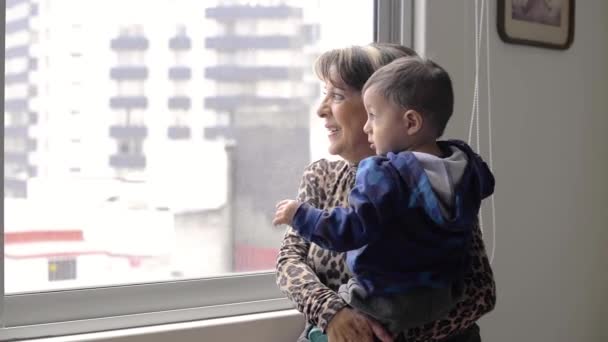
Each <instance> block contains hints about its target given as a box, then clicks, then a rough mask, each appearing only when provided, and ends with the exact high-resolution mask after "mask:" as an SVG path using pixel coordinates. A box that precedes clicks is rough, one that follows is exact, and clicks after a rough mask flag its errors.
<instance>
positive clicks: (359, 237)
mask: <svg viewBox="0 0 608 342" xmlns="http://www.w3.org/2000/svg"><path fill="white" fill-rule="evenodd" d="M397 177H398V176H397V175H396V174H395V172H394V171H393V170H392V166H391V165H390V164H389V162H388V161H387V160H386V159H384V158H377V157H376V158H367V159H364V160H363V161H362V162H361V163H360V165H359V169H358V171H357V178H356V180H355V188H354V189H353V190H352V191H351V193H350V196H349V203H350V206H349V207H348V208H340V207H338V208H334V209H332V210H331V211H324V210H320V209H317V208H314V207H312V206H311V205H309V204H307V203H303V204H301V205H300V207H299V208H298V210H297V211H296V214H295V216H294V219H293V228H294V229H295V230H296V231H297V232H298V233H299V234H300V235H301V236H302V237H304V238H305V239H306V240H308V241H311V242H314V243H316V244H317V245H319V246H321V247H323V248H325V249H330V250H334V251H337V252H345V251H350V250H353V249H358V248H361V247H363V246H365V245H367V244H368V243H370V242H371V241H373V240H374V239H375V238H376V237H377V236H378V234H379V233H380V231H381V229H383V228H384V227H385V226H386V224H387V222H390V218H391V216H392V214H393V213H394V212H395V210H394V209H395V204H396V203H398V201H399V200H400V198H399V197H400V196H399V193H400V190H399V183H398V179H397Z"/></svg>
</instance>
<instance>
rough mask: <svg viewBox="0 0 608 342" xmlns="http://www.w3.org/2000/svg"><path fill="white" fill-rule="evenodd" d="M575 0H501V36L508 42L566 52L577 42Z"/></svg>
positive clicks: (499, 9) (499, 33)
mask: <svg viewBox="0 0 608 342" xmlns="http://www.w3.org/2000/svg"><path fill="white" fill-rule="evenodd" d="M574 2H575V0H498V1H497V6H498V8H497V12H498V13H497V19H498V20H497V26H498V35H499V36H500V38H501V39H502V40H503V41H505V42H506V43H510V44H523V45H532V46H537V47H544V48H549V49H558V50H565V49H568V48H569V47H570V45H572V42H573V41H574Z"/></svg>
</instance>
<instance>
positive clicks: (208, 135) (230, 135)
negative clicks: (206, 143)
mask: <svg viewBox="0 0 608 342" xmlns="http://www.w3.org/2000/svg"><path fill="white" fill-rule="evenodd" d="M203 135H204V137H205V139H207V140H215V139H219V138H225V139H234V138H235V136H236V134H235V133H234V129H233V128H232V127H230V126H214V127H205V130H204V132H203Z"/></svg>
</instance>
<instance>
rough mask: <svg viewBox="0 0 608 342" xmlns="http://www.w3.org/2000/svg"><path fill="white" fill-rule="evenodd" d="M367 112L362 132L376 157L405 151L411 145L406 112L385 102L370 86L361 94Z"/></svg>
mask: <svg viewBox="0 0 608 342" xmlns="http://www.w3.org/2000/svg"><path fill="white" fill-rule="evenodd" d="M363 103H364V104H365V109H366V110H367V122H366V123H365V126H363V131H364V132H365V133H367V139H368V141H369V142H370V143H371V144H372V145H371V147H372V149H374V150H375V151H376V154H378V155H385V154H387V153H388V152H399V151H404V150H407V149H408V148H409V147H410V145H411V141H410V140H411V139H410V136H409V134H408V129H407V125H406V120H405V118H404V115H405V112H406V110H405V109H404V108H401V107H400V106H399V105H397V104H395V103H393V102H392V101H389V100H387V99H386V98H385V97H384V95H382V94H380V93H378V92H377V91H376V88H375V87H374V86H371V87H370V88H368V89H367V90H366V91H365V94H363Z"/></svg>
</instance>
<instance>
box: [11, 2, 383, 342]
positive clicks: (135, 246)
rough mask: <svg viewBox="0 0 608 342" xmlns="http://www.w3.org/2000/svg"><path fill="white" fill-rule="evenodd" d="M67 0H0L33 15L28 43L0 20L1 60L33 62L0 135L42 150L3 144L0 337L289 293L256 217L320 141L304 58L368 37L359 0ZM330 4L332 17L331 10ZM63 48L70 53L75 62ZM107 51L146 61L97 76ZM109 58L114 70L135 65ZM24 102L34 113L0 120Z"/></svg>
mask: <svg viewBox="0 0 608 342" xmlns="http://www.w3.org/2000/svg"><path fill="white" fill-rule="evenodd" d="M16 4H18V5H16ZM71 4H72V5H73V4H74V2H67V1H64V0H45V1H44V5H43V6H38V7H37V8H38V10H37V11H24V10H23V9H22V7H23V6H34V5H36V6H37V1H31V2H26V3H22V2H14V1H11V2H7V8H6V14H7V17H10V18H14V19H13V20H19V19H26V18H28V16H34V17H36V18H29V19H36V22H37V27H36V30H39V31H40V32H46V33H47V34H46V35H42V36H40V37H39V39H38V40H37V41H33V40H29V41H30V43H29V44H31V45H36V46H31V47H30V48H29V49H15V48H14V46H12V45H10V44H9V43H10V42H13V41H18V42H21V41H22V40H24V39H22V37H23V36H27V35H28V34H29V35H31V34H32V33H33V32H34V31H33V30H32V28H29V27H28V26H18V27H17V26H16V28H15V31H13V30H10V31H9V30H7V31H6V32H5V34H4V39H5V41H6V42H7V45H6V49H7V51H9V50H10V51H11V54H7V55H6V59H5V66H7V67H10V69H14V71H15V72H16V71H18V70H23V65H25V64H23V63H25V62H23V61H26V62H27V61H29V60H30V59H32V58H35V59H37V60H43V61H46V62H45V63H41V64H40V65H39V66H38V70H37V71H36V73H37V74H39V76H40V77H28V73H29V76H31V74H32V73H33V71H32V70H29V71H28V70H24V72H25V73H26V75H25V77H14V78H11V79H10V84H9V83H8V80H9V79H8V78H7V79H6V81H7V82H6V83H5V92H4V95H5V103H11V106H12V107H11V106H8V107H6V106H5V108H6V109H5V111H6V113H5V116H4V117H5V136H4V141H5V146H7V147H8V148H9V149H13V150H14V149H17V148H21V147H23V146H20V145H19V146H16V145H18V144H19V142H24V141H33V142H34V144H35V145H37V146H43V147H44V148H38V149H23V150H24V153H21V154H19V155H18V156H16V157H13V159H12V160H10V163H9V161H8V160H7V159H6V158H5V159H4V162H5V168H4V169H5V181H4V184H5V192H4V193H5V198H4V223H5V224H4V227H3V229H4V243H3V244H2V248H3V250H4V258H3V262H2V269H0V270H2V271H3V272H0V273H1V274H3V276H4V277H3V281H4V290H5V293H4V300H3V301H2V302H1V303H2V304H3V308H4V310H0V315H2V316H0V321H1V322H3V323H4V326H5V327H6V328H4V329H0V339H5V338H8V339H11V338H23V337H32V336H42V335H47V336H48V335H55V334H66V333H74V332H83V331H94V330H101V329H113V328H123V327H130V326H135V325H143V324H147V325H149V324H157V323H166V322H176V321H183V320H192V319H203V318H208V317H218V316H226V315H234V314H241V313H251V312H260V311H268V310H276V309H283V308H289V307H291V304H290V303H289V302H287V301H286V300H285V299H284V298H283V297H282V295H281V294H280V293H279V291H278V289H277V288H276V286H275V283H274V274H273V273H272V272H269V271H271V270H272V268H273V266H274V262H275V257H276V253H277V250H278V247H279V245H280V241H281V238H282V236H283V233H284V231H283V230H282V229H277V228H273V227H272V225H271V216H272V214H273V208H274V203H275V202H276V201H277V200H278V199H281V198H285V197H293V196H294V194H295V191H296V189H297V185H298V182H299V177H300V175H301V171H302V170H303V168H304V167H305V166H306V165H307V164H308V163H309V162H311V158H313V157H317V156H318V155H320V154H322V152H320V151H323V150H324V148H320V149H319V151H315V150H313V149H311V148H309V147H308V146H311V143H310V142H311V140H315V139H316V140H319V139H322V138H320V137H319V136H318V135H322V133H320V131H319V130H315V129H313V127H311V124H310V122H311V120H310V117H311V116H314V115H315V114H314V112H315V104H316V103H317V101H318V98H317V97H318V91H314V90H315V89H318V84H317V82H316V80H315V77H314V75H312V63H313V61H314V58H315V57H316V56H317V55H318V54H319V53H320V52H322V51H323V50H326V49H328V48H330V47H340V46H345V45H348V44H366V43H368V42H370V41H372V40H373V39H374V32H375V31H377V29H375V28H374V17H373V15H372V14H373V13H374V1H373V0H367V1H357V2H352V1H350V0H332V1H309V0H291V1H290V0H284V1H273V0H259V1H254V2H252V1H228V0H216V1H197V0H179V1H171V2H146V3H145V4H144V3H142V2H141V1H134V0H120V1H118V0H112V1H88V2H87V6H78V7H73V6H72V5H71ZM144 5H145V6H144ZM243 6H244V7H243ZM50 8H52V9H53V10H52V11H49V9H50ZM345 8H348V13H349V15H348V16H343V15H340V13H343V11H344V9H345ZM161 16H162V17H163V20H162V21H163V22H164V23H166V25H160V24H159V20H158V18H159V17H161ZM337 16H339V21H338V20H337V19H336V17H337ZM378 22H381V21H378ZM235 23H239V24H238V25H236V26H235ZM38 26H39V27H38ZM175 27H183V28H184V29H185V30H186V31H187V32H188V36H189V37H190V39H191V40H192V43H191V48H190V49H187V50H183V51H181V50H180V51H179V52H178V53H176V52H175V51H172V50H171V49H170V47H169V45H168V44H167V42H168V41H169V40H170V39H171V38H172V37H174V36H175ZM311 27H313V28H318V29H313V30H311V29H310V28H311ZM72 31H77V32H76V33H75V32H72ZM389 31H390V30H389ZM307 32H308V33H307ZM314 32H317V33H319V32H320V33H319V34H314ZM74 34H77V35H78V37H79V38H80V39H76V40H74V39H73V36H74ZM15 37H17V38H18V39H17V38H15ZM49 37H53V38H52V40H50V39H49ZM24 41H25V42H27V41H28V40H27V39H26V40H24ZM11 44H13V43H11ZM15 44H17V43H15ZM18 44H20V45H19V46H22V45H23V43H18ZM66 51H78V53H79V55H80V56H81V57H80V58H78V60H79V62H81V63H82V65H81V67H80V68H79V70H78V75H75V74H74V71H70V70H69V69H70V65H72V64H73V63H74V60H75V58H74V57H72V56H71V55H70V54H69V53H66ZM176 54H179V56H177V55H176ZM241 57H243V58H244V59H241ZM286 59H290V60H291V61H287V60H286ZM176 61H177V62H178V64H180V63H183V62H184V61H188V64H189V65H188V67H190V68H191V69H192V72H191V79H190V81H189V83H188V89H187V90H188V91H187V94H188V97H189V101H190V102H189V109H188V114H189V120H188V125H189V126H190V127H191V128H192V134H191V137H190V138H189V139H187V140H179V141H176V140H172V139H170V138H169V137H168V136H167V127H168V126H171V125H172V124H173V123H174V122H175V120H176V118H175V113H171V110H170V109H168V108H167V101H168V98H169V97H172V96H175V95H176V94H180V95H183V94H186V90H185V89H182V88H183V85H181V84H180V83H179V82H175V81H174V80H171V79H170V78H169V77H168V75H167V70H168V69H169V68H171V67H173V66H175V63H176ZM294 61H295V65H294V63H293V62H294ZM121 66H139V67H145V68H147V70H148V75H149V76H148V77H146V78H144V79H141V78H137V79H136V80H129V79H127V80H123V79H114V78H112V77H111V70H113V69H114V68H117V67H121ZM241 67H246V68H241ZM290 68H294V70H290ZM295 69H297V70H295ZM121 70H127V71H125V72H123V74H121V75H124V77H125V78H129V77H131V76H130V75H131V74H130V72H131V70H135V69H133V68H131V69H129V68H127V69H124V68H123V69H121ZM137 70H139V69H137ZM7 71H8V69H7ZM121 72H122V71H121ZM136 72H137V71H133V73H136ZM66 74H67V75H68V77H66ZM76 76H77V78H78V80H79V82H78V83H77V84H76V85H73V84H71V83H70V82H71V80H73V79H74V77H76ZM121 77H123V76H121ZM134 77H135V76H134ZM32 86H33V87H36V88H40V87H42V88H43V89H49V90H50V89H53V91H52V92H32V93H29V94H27V96H28V97H29V98H28V99H27V100H31V101H22V100H23V95H24V94H23V87H32ZM74 86H76V87H78V90H74V89H73V88H71V87H74ZM273 87H275V88H276V89H275V91H272V89H273ZM144 89H145V91H143V90H144ZM67 93H73V94H77V97H78V98H79V100H78V112H79V113H80V114H82V115H79V117H81V118H82V120H78V121H74V116H73V115H69V112H70V109H69V108H72V107H73V106H72V107H70V106H71V105H72V104H73V103H74V101H75V100H74V99H70V97H69V96H68V95H69V94H67ZM57 94H61V95H57ZM54 96H55V97H54ZM57 96H61V98H57ZM35 103H40V104H41V105H40V107H42V104H44V108H37V106H36V105H34V104H35ZM39 111H41V112H42V111H44V113H48V114H45V115H44V117H45V118H46V119H44V120H37V121H27V122H22V121H19V120H13V119H10V120H7V118H14V117H17V116H18V115H22V113H30V114H33V115H34V116H37V115H38V112H39ZM182 119H183V118H180V120H178V122H181V121H183V120H182ZM75 125H76V126H77V127H75ZM319 125H321V124H320V123H319ZM76 132H80V134H75V133H76ZM9 134H10V136H9ZM74 136H78V137H83V139H79V140H78V141H79V142H78V144H77V145H78V151H79V152H78V154H79V157H78V158H74V157H73V156H70V155H71V153H72V152H70V151H72V150H73V149H74V147H73V145H74V143H73V141H72V140H70V139H73V137H74ZM292 146H298V148H299V149H300V150H298V151H294V150H293V149H292V148H291V147H292ZM30 154H32V155H31V156H30ZM262 155H266V156H270V157H269V158H262V157H261V156H262ZM5 156H6V153H5ZM30 157H32V158H30ZM65 160H69V163H68V164H66V163H65ZM286 161H289V162H286ZM279 162H280V165H281V167H277V165H279ZM9 164H10V165H9ZM285 165H289V167H284V166H285ZM134 175H135V176H134ZM270 179H272V183H273V186H268V184H269V180H270ZM0 280H2V279H1V278H0ZM244 289H246V290H244ZM109 302H111V303H114V304H113V305H103V303H109ZM34 308H35V309H34ZM152 313H154V314H152ZM136 314H142V315H136ZM119 315H121V316H122V317H123V318H121V319H107V318H108V317H116V316H119ZM125 317H127V318H126V319H125ZM85 319H86V320H87V321H86V322H84V321H83V320H85ZM43 323H52V324H46V325H44V327H42V326H40V324H43Z"/></svg>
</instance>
